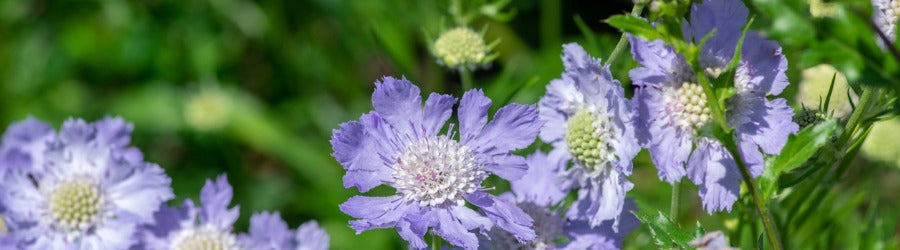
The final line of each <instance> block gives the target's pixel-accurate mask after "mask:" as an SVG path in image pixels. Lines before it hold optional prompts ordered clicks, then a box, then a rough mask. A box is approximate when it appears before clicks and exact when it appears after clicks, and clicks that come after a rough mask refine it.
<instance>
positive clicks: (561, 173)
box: [479, 150, 640, 250]
mask: <svg viewBox="0 0 900 250" xmlns="http://www.w3.org/2000/svg"><path fill="white" fill-rule="evenodd" d="M563 154H564V152H563V151H559V150H557V151H553V152H551V153H550V154H549V155H547V154H544V153H543V152H540V151H539V152H536V153H534V154H532V155H530V156H528V158H527V159H526V160H527V162H528V172H527V173H526V174H525V176H523V177H522V178H521V179H519V180H516V181H511V182H510V184H511V187H512V192H507V193H505V194H503V195H501V196H500V197H501V198H502V199H506V200H510V201H514V202H515V203H516V204H518V206H519V207H520V208H522V209H523V210H524V211H525V213H527V214H528V215H530V216H531V217H532V218H534V231H535V233H536V236H535V238H534V239H533V240H531V241H528V242H524V243H523V242H519V241H517V240H516V239H515V237H513V236H512V234H510V233H508V232H506V231H502V230H497V229H494V230H491V232H490V233H489V234H488V236H489V238H488V237H479V239H481V242H482V243H481V244H482V245H483V246H484V247H483V249H498V250H499V249H619V248H621V246H622V239H623V238H625V236H626V235H628V233H630V232H631V231H633V230H634V229H636V228H637V227H638V225H639V224H640V222H639V221H638V220H637V218H636V217H635V216H634V215H632V214H631V211H634V210H636V209H637V208H636V207H635V205H634V203H633V202H631V201H630V200H628V201H626V202H625V203H626V205H625V209H623V210H622V211H621V213H620V214H619V217H621V220H620V224H619V225H618V228H616V229H613V221H611V220H607V221H605V222H604V223H602V224H601V225H599V226H597V227H592V226H591V225H590V224H589V221H588V220H586V219H573V220H567V219H566V218H565V213H564V212H565V211H563V209H562V208H561V206H560V203H561V202H563V201H564V199H565V197H566V195H567V194H568V189H567V188H564V187H562V186H560V185H559V184H558V181H559V178H561V177H566V173H565V170H566V166H567V165H568V160H567V159H566V157H563V156H564V155H563ZM563 238H564V239H566V240H560V239H563Z"/></svg>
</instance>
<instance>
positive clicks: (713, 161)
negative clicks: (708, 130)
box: [688, 140, 741, 214]
mask: <svg viewBox="0 0 900 250" xmlns="http://www.w3.org/2000/svg"><path fill="white" fill-rule="evenodd" d="M738 171H739V170H738V169H737V166H736V165H735V164H734V159H732V158H731V155H730V154H729V153H728V151H727V150H725V148H724V147H722V145H721V144H719V142H718V141H711V140H701V141H700V142H699V143H698V144H697V149H696V150H694V153H693V154H691V159H690V162H689V164H688V177H689V178H690V179H691V181H693V182H694V184H697V186H699V187H700V199H701V200H702V203H703V208H704V209H705V210H706V211H707V212H708V213H710V214H712V213H713V212H718V211H723V210H727V211H731V206H732V205H733V204H734V202H735V201H736V200H737V198H738V195H740V189H741V177H740V173H739V172H738Z"/></svg>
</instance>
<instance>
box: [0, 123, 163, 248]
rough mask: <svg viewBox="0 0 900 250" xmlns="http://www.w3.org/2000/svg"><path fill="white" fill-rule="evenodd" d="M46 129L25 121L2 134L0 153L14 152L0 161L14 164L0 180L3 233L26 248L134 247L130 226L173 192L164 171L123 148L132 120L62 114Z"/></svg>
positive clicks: (145, 220) (144, 218)
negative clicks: (91, 120) (57, 124)
mask: <svg viewBox="0 0 900 250" xmlns="http://www.w3.org/2000/svg"><path fill="white" fill-rule="evenodd" d="M47 128H49V126H47V125H46V124H44V123H43V122H40V121H37V120H35V119H33V118H29V119H27V120H25V121H23V122H20V123H17V124H14V125H12V126H10V129H9V130H7V132H6V134H4V146H3V147H4V148H5V149H8V151H5V152H16V153H14V155H16V156H15V157H11V158H5V160H4V161H2V163H0V164H4V165H7V166H6V167H7V168H9V167H15V168H17V170H16V171H11V172H8V173H7V174H6V176H4V179H3V181H2V183H0V185H2V187H0V190H2V192H0V200H2V201H3V203H4V204H6V209H7V210H6V212H5V214H4V216H6V217H7V218H6V219H7V222H9V226H10V235H11V236H12V237H15V238H16V239H17V240H19V241H20V243H23V244H24V245H25V246H24V247H25V248H33V249H69V248H74V249H126V248H129V247H130V246H132V245H133V244H135V243H136V242H135V240H134V239H133V237H132V236H133V234H134V232H135V228H136V227H137V226H139V225H141V224H144V223H149V222H150V221H152V220H153V213H154V212H156V210H157V208H158V207H159V205H160V204H162V203H163V202H165V201H167V200H169V199H172V196H173V194H172V189H171V188H170V187H169V184H170V181H171V180H170V179H169V177H167V176H166V175H165V173H164V172H163V169H162V168H160V167H159V166H158V165H156V164H152V163H147V162H144V160H143V156H142V155H141V152H140V151H139V150H137V149H136V148H132V147H129V146H128V144H129V143H130V140H131V138H130V135H131V131H132V129H133V127H132V125H131V124H129V123H127V122H125V120H123V119H121V118H105V119H102V120H100V121H97V122H94V123H87V122H85V121H84V120H81V119H69V120H67V121H66V122H65V123H63V125H62V128H61V129H60V131H59V133H54V132H53V131H52V130H47ZM48 131H49V132H48ZM7 143H9V144H7ZM38 148H40V149H38ZM7 156H9V155H8V154H7ZM11 159H15V160H11Z"/></svg>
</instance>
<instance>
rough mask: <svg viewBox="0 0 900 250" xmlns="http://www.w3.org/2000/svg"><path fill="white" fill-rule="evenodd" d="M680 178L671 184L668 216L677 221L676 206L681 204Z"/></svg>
mask: <svg viewBox="0 0 900 250" xmlns="http://www.w3.org/2000/svg"><path fill="white" fill-rule="evenodd" d="M681 186H682V185H681V180H679V181H678V182H675V184H672V200H671V203H670V205H669V218H670V219H672V221H674V222H675V223H678V207H679V206H680V205H681Z"/></svg>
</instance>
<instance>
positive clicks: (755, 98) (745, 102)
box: [629, 0, 798, 212]
mask: <svg viewBox="0 0 900 250" xmlns="http://www.w3.org/2000/svg"><path fill="white" fill-rule="evenodd" d="M747 13H748V12H747V8H746V7H745V6H744V5H743V3H742V2H741V1H739V0H709V1H704V2H703V3H702V4H695V5H693V6H692V7H691V19H690V22H689V23H686V24H685V28H684V33H685V39H687V40H689V41H690V40H692V41H693V42H695V43H699V42H700V41H701V39H703V37H705V36H706V35H707V34H709V33H710V32H711V31H712V30H715V33H714V35H713V36H712V37H710V38H709V40H708V41H707V42H706V43H705V45H704V46H703V47H702V48H701V49H700V57H699V63H700V67H701V68H702V69H704V74H706V75H708V76H709V77H710V78H717V77H719V76H720V75H722V73H723V72H724V71H725V69H726V67H727V66H728V64H729V62H730V61H731V59H732V56H733V55H734V52H735V49H736V47H737V43H738V41H739V40H740V38H741V35H742V30H741V29H742V27H743V26H744V24H745V21H746V19H747ZM630 41H631V45H632V49H631V52H632V55H633V56H634V59H635V61H637V62H638V63H640V64H641V67H639V68H635V69H632V70H631V71H630V72H629V74H630V77H631V79H632V81H633V83H634V84H635V85H637V86H638V89H637V90H636V91H635V92H636V93H635V97H634V101H635V103H636V109H637V121H638V122H637V125H638V127H639V129H638V131H641V132H640V133H638V134H637V136H638V140H639V141H640V142H641V143H642V145H644V146H645V147H647V148H648V149H649V151H650V155H651V157H652V159H653V162H654V163H655V164H656V166H657V169H658V171H659V177H660V178H661V179H663V180H665V181H668V182H669V183H675V182H677V181H679V180H680V179H681V178H682V177H684V176H685V175H687V176H688V178H689V179H690V180H691V181H693V182H694V183H695V184H697V185H698V186H699V187H700V190H699V191H700V196H701V199H702V201H703V207H704V208H705V209H706V211H708V212H713V211H722V210H731V206H732V204H733V203H734V201H735V200H737V197H738V192H739V190H740V178H741V177H740V172H739V170H738V169H737V166H736V163H735V161H734V159H733V158H732V157H731V155H730V154H729V153H728V152H727V150H726V149H725V148H724V146H723V145H722V144H721V143H720V142H719V141H717V140H715V139H714V137H713V136H712V135H711V132H710V124H711V123H712V122H713V121H712V120H713V117H712V115H711V112H710V109H709V108H708V106H707V103H706V100H707V98H706V94H705V93H704V91H703V89H702V88H701V87H700V85H698V83H697V80H696V79H697V78H696V76H695V75H694V73H693V72H692V70H691V67H690V65H689V64H688V63H687V62H686V61H685V59H684V57H683V56H682V55H679V54H678V53H676V52H675V50H674V49H673V48H672V47H670V46H667V45H665V44H663V42H662V41H661V40H657V41H652V42H648V41H645V40H642V39H640V38H636V37H633V36H631V37H630ZM786 69H787V60H786V59H785V57H784V55H783V54H782V53H781V47H780V46H779V45H778V44H777V43H775V42H773V41H769V40H766V39H764V38H762V37H761V36H760V35H759V34H758V33H756V32H754V31H748V32H747V34H746V37H745V39H744V43H743V49H742V50H741V60H740V62H739V65H738V67H737V69H736V72H735V74H734V79H733V80H734V87H735V89H736V94H735V95H733V96H732V97H730V98H729V99H728V100H726V103H725V112H726V114H725V116H726V120H727V123H728V125H729V126H730V127H733V128H734V129H735V134H736V138H735V141H736V142H737V144H738V146H739V151H740V152H741V154H742V155H743V158H744V160H745V161H746V162H747V164H748V165H749V168H750V172H751V174H752V175H753V176H759V175H760V174H761V173H762V170H763V153H765V154H778V153H779V152H780V151H781V148H782V147H783V146H784V144H785V143H786V142H787V138H788V135H789V134H791V133H795V132H796V131H797V129H798V126H797V124H795V123H794V122H792V121H791V117H792V115H793V110H792V109H791V108H790V107H789V106H788V105H787V103H786V101H785V99H782V98H778V99H774V100H770V99H769V98H768V97H767V96H768V95H778V94H779V93H781V91H782V90H783V89H784V88H785V87H786V86H787V85H788V81H787V76H786V75H785V70H786ZM685 165H686V166H687V168H685Z"/></svg>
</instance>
